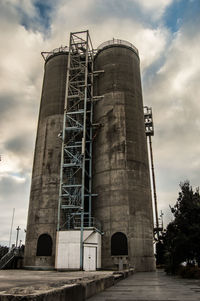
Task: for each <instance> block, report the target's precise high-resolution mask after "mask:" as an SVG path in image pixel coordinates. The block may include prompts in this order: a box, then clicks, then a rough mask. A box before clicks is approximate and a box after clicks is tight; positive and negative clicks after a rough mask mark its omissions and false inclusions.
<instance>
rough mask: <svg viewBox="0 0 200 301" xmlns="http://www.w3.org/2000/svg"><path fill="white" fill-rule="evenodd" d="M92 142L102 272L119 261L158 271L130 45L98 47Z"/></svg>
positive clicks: (133, 51) (134, 57) (137, 78)
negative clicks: (98, 97)
mask: <svg viewBox="0 0 200 301" xmlns="http://www.w3.org/2000/svg"><path fill="white" fill-rule="evenodd" d="M95 70H101V71H103V72H102V73H100V74H99V76H98V77H97V79H96V86H95V95H98V96H104V97H103V98H101V99H99V100H98V101H97V102H96V104H95V106H94V123H95V124H99V125H100V127H99V129H98V130H97V131H96V134H95V135H94V142H93V193H95V194H97V197H95V198H93V215H94V216H95V217H96V218H98V219H99V220H100V221H101V223H102V228H103V237H102V243H103V244H102V267H103V268H112V267H113V266H114V265H115V264H117V263H119V262H120V260H121V261H122V262H123V263H126V264H129V265H131V266H134V267H135V268H136V270H138V271H150V270H154V268H155V263H154V255H153V217H152V215H153V214H152V199H151V187H150V174H149V163H148V153H147V141H146V136H145V128H144V115H143V101H142V89H141V79H140V61H139V56H138V51H137V49H136V48H135V47H134V46H133V45H131V44H129V43H128V42H125V41H121V40H113V41H109V42H107V43H104V44H103V45H102V46H100V47H99V50H98V52H97V55H96V58H95Z"/></svg>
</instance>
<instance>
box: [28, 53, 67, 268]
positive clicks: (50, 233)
mask: <svg viewBox="0 0 200 301" xmlns="http://www.w3.org/2000/svg"><path fill="white" fill-rule="evenodd" d="M67 54H68V53H67V52H66V49H57V50H55V51H54V52H52V53H48V55H47V56H46V57H45V60H46V61H45V70H44V80H43V88H42V96H41V104H40V112H39V120H38V129H37V137H36V144H35V154H34V163H33V171H32V184H31V193H30V203H29V213H28V224H27V234H26V248H25V262H24V265H25V266H26V267H38V266H42V267H47V268H48V267H50V268H54V262H55V238H56V226H57V211H58V194H59V182H60V154H61V141H60V139H59V138H58V134H59V133H60V131H61V130H62V125H63V113H64V98H65V88H66V72H67Z"/></svg>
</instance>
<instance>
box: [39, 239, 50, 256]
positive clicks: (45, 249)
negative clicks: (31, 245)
mask: <svg viewBox="0 0 200 301" xmlns="http://www.w3.org/2000/svg"><path fill="white" fill-rule="evenodd" d="M52 244H53V243H52V238H51V236H50V235H49V234H41V235H40V236H39V237H38V241H37V253H36V256H51V255H52Z"/></svg>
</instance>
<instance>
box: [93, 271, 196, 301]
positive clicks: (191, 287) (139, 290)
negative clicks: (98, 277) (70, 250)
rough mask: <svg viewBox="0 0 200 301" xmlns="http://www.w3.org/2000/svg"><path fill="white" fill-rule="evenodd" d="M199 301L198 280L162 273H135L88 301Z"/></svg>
mask: <svg viewBox="0 0 200 301" xmlns="http://www.w3.org/2000/svg"><path fill="white" fill-rule="evenodd" d="M120 300H123V301H128V300H133V301H136V300H137V301H155V300H156V301H158V300H160V301H166V300H170V301H172V300H173V301H175V300H176V301H177V300H178V301H186V300H187V301H200V280H185V279H180V278H176V277H172V276H166V275H165V273H164V272H161V271H158V272H149V273H136V274H134V275H132V276H130V277H128V278H126V279H125V280H122V281H120V282H118V283H117V284H116V285H115V286H112V287H110V288H108V289H107V290H106V291H104V292H102V293H100V294H98V295H96V296H94V297H92V298H90V299H88V301H120Z"/></svg>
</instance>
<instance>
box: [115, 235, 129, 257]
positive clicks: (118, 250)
mask: <svg viewBox="0 0 200 301" xmlns="http://www.w3.org/2000/svg"><path fill="white" fill-rule="evenodd" d="M111 255H112V256H126V255H128V242H127V237H126V235H125V234H124V233H122V232H116V233H114V234H113V235H112V237H111Z"/></svg>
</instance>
